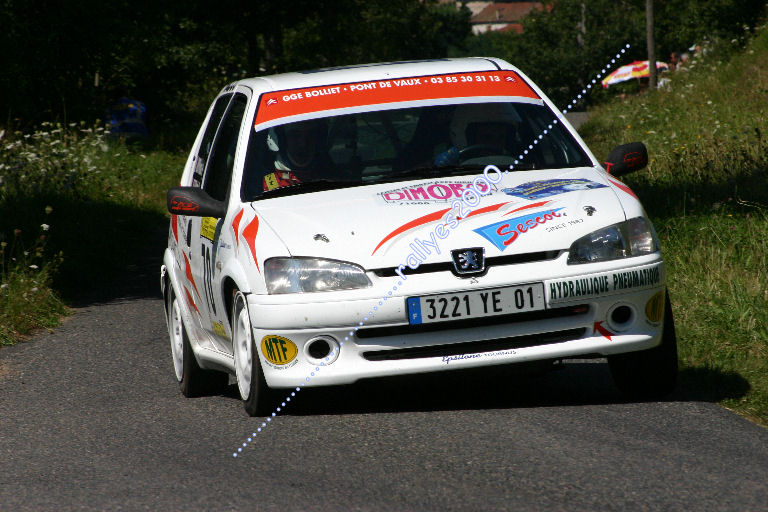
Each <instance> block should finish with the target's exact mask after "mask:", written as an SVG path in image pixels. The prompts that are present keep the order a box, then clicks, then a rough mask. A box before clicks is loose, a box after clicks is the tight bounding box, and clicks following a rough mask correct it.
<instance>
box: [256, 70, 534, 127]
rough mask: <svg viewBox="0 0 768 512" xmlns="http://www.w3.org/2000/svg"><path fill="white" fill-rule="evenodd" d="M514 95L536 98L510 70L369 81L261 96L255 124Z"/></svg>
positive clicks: (277, 92) (291, 90) (290, 90)
mask: <svg viewBox="0 0 768 512" xmlns="http://www.w3.org/2000/svg"><path fill="white" fill-rule="evenodd" d="M482 96H514V97H523V98H531V99H540V98H539V95H538V94H536V93H535V92H534V91H533V89H531V88H530V87H529V86H528V84H526V83H525V82H524V81H523V79H522V78H520V75H518V74H517V73H515V72H514V71H482V72H474V73H453V74H448V75H431V76H417V77H411V78H397V79H389V80H372V81H369V82H355V83H348V84H338V85H325V86H320V87H307V88H303V89H288V90H285V91H275V92H268V93H264V94H262V95H261V99H260V100H259V109H258V110H257V112H256V121H255V125H256V126H257V127H258V125H260V124H263V123H267V122H270V121H275V120H277V119H282V118H285V117H290V116H295V115H300V114H307V113H311V112H321V111H325V110H335V109H341V108H350V107H360V106H363V105H380V104H385V103H399V102H404V101H422V100H437V99H446V98H472V97H482Z"/></svg>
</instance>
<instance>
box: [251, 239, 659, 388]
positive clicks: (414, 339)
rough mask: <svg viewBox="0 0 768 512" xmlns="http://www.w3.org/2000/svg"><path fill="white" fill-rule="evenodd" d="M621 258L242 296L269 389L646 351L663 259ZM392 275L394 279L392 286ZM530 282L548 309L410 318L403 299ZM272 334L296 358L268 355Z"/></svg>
mask: <svg viewBox="0 0 768 512" xmlns="http://www.w3.org/2000/svg"><path fill="white" fill-rule="evenodd" d="M627 261H628V260H620V261H615V262H607V264H606V263H602V264H588V265H578V266H567V264H566V262H565V256H563V257H561V258H559V259H558V260H556V261H553V262H548V263H538V264H531V265H525V267H526V269H525V272H517V270H519V269H515V274H516V275H517V276H524V277H525V279H524V280H523V279H515V278H514V277H513V276H511V275H510V274H511V272H510V269H509V268H503V267H499V268H491V269H489V272H488V274H486V275H485V276H483V277H482V278H479V279H475V280H471V281H470V280H467V279H459V278H455V277H454V276H452V275H451V274H450V273H448V272H437V273H433V274H423V275H419V276H413V277H411V276H409V279H407V281H406V282H405V283H403V282H402V281H400V280H399V279H398V278H397V277H394V278H379V279H376V280H374V287H373V288H370V289H367V290H364V291H357V292H355V293H354V294H349V293H347V294H346V295H345V294H342V293H333V294H301V295H293V296H269V295H255V294H252V295H249V297H248V302H249V311H250V314H251V319H252V324H253V326H254V328H253V335H254V340H255V341H256V345H257V346H258V347H259V350H258V351H259V358H260V360H261V363H262V368H263V369H264V375H265V378H266V380H267V383H268V384H269V385H270V386H271V387H276V388H287V387H294V386H297V385H301V384H302V383H304V385H306V386H324V385H335V384H349V383H352V382H355V381H357V380H359V379H362V378H369V377H382V376H391V375H404V374H413V373H425V372H433V371H442V370H452V369H460V368H470V367H478V366H486V365H498V364H509V363H518V362H528V361H536V360H547V359H560V358H573V357H585V356H586V357H589V356H607V355H611V354H618V353H623V352H632V351H637V350H644V349H648V348H652V347H654V346H656V345H658V344H659V343H660V341H661V333H662V327H663V319H662V318H661V315H662V313H660V308H659V305H660V304H661V305H662V306H663V294H664V290H665V275H664V264H663V261H662V260H661V257H660V256H659V255H658V254H655V255H651V256H647V257H642V258H632V263H633V264H632V265H627ZM553 268H560V269H561V270H563V271H562V272H560V273H559V275H560V277H558V278H556V279H552V278H551V276H552V275H553ZM545 276H546V277H545ZM398 282H400V286H398V289H397V290H396V291H393V290H392V288H393V287H394V286H397V285H398ZM530 282H543V283H544V288H545V295H546V310H544V311H538V312H531V313H519V314H515V315H505V316H499V317H486V318H476V319H466V320H459V321H454V322H444V323H438V324H426V325H421V326H411V325H409V324H408V318H407V307H406V299H407V298H408V297H412V296H420V295H431V294H436V293H448V292H458V291H464V290H474V289H485V288H493V287H502V286H509V285H514V284H521V283H530ZM416 284H418V289H417V288H416ZM391 291H393V293H392V295H389V292H391ZM350 295H356V296H352V297H350ZM383 297H386V300H385V299H384V298H383ZM379 303H381V305H379ZM374 308H376V309H375V310H374ZM661 310H663V307H662V308H661ZM371 313H373V314H371ZM318 338H322V339H323V340H324V341H325V343H326V344H327V345H328V347H329V348H330V349H332V350H333V353H332V354H331V355H330V356H329V357H328V358H327V359H326V358H325V357H316V356H317V352H315V351H314V350H311V345H312V341H313V340H316V339H318ZM273 339H280V340H287V341H288V342H290V343H293V344H295V346H296V351H295V353H296V355H295V356H294V357H293V358H292V359H290V360H288V361H281V362H280V364H274V360H275V358H274V357H273V356H274V353H269V352H270V349H271V345H270V343H271V342H269V341H268V342H267V343H266V345H265V344H264V340H273ZM268 345H269V346H268ZM289 352H291V351H289ZM313 355H314V356H315V357H313ZM268 356H269V357H268ZM321 366H322V368H321ZM307 379H309V380H307Z"/></svg>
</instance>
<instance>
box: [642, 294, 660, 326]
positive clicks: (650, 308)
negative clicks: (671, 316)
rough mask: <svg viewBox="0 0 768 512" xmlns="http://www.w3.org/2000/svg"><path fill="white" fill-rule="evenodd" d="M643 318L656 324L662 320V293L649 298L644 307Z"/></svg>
mask: <svg viewBox="0 0 768 512" xmlns="http://www.w3.org/2000/svg"><path fill="white" fill-rule="evenodd" d="M645 316H647V317H648V320H650V321H651V322H653V323H655V324H657V323H659V322H661V319H662V318H664V292H659V293H657V294H655V295H654V296H653V297H651V300H649V301H648V304H646V305H645Z"/></svg>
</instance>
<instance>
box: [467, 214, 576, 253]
mask: <svg viewBox="0 0 768 512" xmlns="http://www.w3.org/2000/svg"><path fill="white" fill-rule="evenodd" d="M560 210H563V208H553V209H550V210H542V211H538V212H534V213H528V214H525V215H521V216H519V217H513V218H511V219H507V220H503V221H501V222H494V223H493V224H489V225H487V226H483V227H480V228H477V229H475V230H474V231H475V233H477V234H479V235H481V236H482V237H484V238H486V239H487V240H488V241H490V242H491V243H492V244H493V245H495V246H496V248H497V249H498V250H500V251H503V250H504V249H506V248H507V247H509V246H510V245H511V244H513V243H514V242H515V241H517V239H518V238H520V236H521V235H524V234H526V233H527V232H528V231H530V230H531V229H535V228H537V227H538V226H541V225H543V224H546V223H547V222H551V221H552V220H554V219H557V218H560V217H562V216H563V215H564V214H562V213H558V212H559V211H560Z"/></svg>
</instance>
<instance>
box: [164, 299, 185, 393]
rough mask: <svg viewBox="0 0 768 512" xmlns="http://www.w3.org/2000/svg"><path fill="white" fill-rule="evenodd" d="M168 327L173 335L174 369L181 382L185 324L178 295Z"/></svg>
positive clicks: (172, 306) (174, 300)
mask: <svg viewBox="0 0 768 512" xmlns="http://www.w3.org/2000/svg"><path fill="white" fill-rule="evenodd" d="M168 329H169V330H170V335H171V356H172V357H173V370H174V372H176V380H178V381H179V382H181V379H182V377H183V376H184V326H183V325H182V323H181V308H180V307H179V301H177V300H176V297H174V298H173V302H172V303H171V321H170V322H169V325H168Z"/></svg>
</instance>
